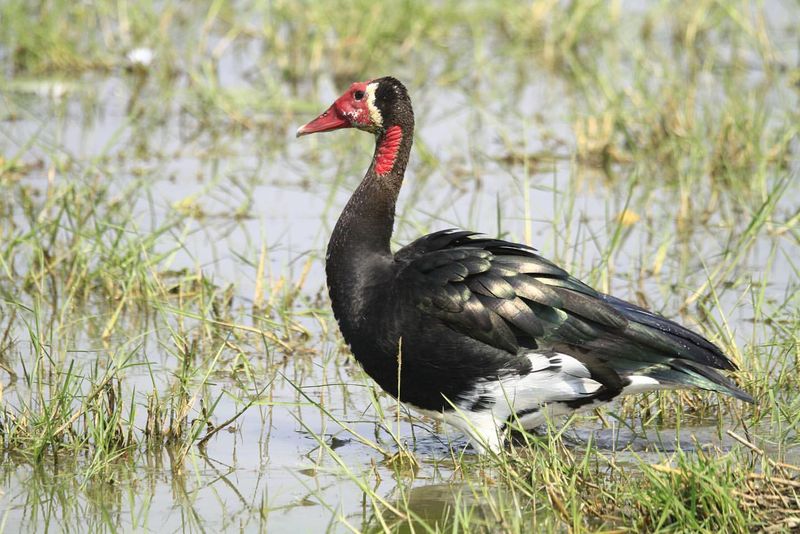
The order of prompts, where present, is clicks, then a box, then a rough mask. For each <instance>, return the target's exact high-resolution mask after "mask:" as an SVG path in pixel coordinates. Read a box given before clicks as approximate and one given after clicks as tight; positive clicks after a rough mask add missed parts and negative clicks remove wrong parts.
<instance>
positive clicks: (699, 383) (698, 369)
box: [638, 360, 755, 404]
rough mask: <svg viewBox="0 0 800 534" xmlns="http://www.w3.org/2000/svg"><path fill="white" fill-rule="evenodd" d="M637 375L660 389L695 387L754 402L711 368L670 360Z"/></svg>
mask: <svg viewBox="0 0 800 534" xmlns="http://www.w3.org/2000/svg"><path fill="white" fill-rule="evenodd" d="M638 374H639V375H641V376H647V377H649V378H652V379H654V380H656V381H657V382H658V383H659V385H660V387H662V388H665V387H666V388H669V387H674V388H684V387H697V388H700V389H705V390H708V391H716V392H717V393H722V394H725V395H730V396H732V397H735V398H737V399H739V400H742V401H744V402H749V403H751V404H753V403H754V402H755V400H754V399H753V397H752V396H751V395H750V394H749V393H747V392H746V391H744V390H743V389H741V388H740V387H739V386H737V385H736V383H735V382H734V381H733V380H731V379H730V378H728V377H727V376H725V375H723V374H721V373H720V372H718V371H717V370H715V369H712V368H711V367H708V366H705V365H700V364H697V363H695V362H690V361H687V360H672V361H671V362H669V363H668V364H666V365H659V366H655V367H653V368H651V369H648V370H647V371H645V372H640V373H638ZM654 389H655V388H654Z"/></svg>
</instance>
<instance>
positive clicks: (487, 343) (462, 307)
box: [297, 76, 753, 453]
mask: <svg viewBox="0 0 800 534" xmlns="http://www.w3.org/2000/svg"><path fill="white" fill-rule="evenodd" d="M341 128H357V129H359V130H363V131H365V132H369V133H371V134H373V135H374V137H375V152H374V155H373V158H372V162H371V163H370V165H369V168H368V169H367V173H366V175H365V176H364V178H363V179H362V181H361V183H360V185H359V186H358V187H357V189H356V190H355V192H354V193H353V194H352V196H351V197H350V200H349V201H348V202H347V205H346V206H345V207H344V209H343V211H342V213H341V215H340V217H339V219H338V221H337V223H336V226H335V227H334V229H333V232H332V234H331V237H330V242H329V244H328V248H327V254H326V267H325V271H326V278H327V285H328V291H329V295H330V301H331V307H332V308H333V314H334V316H335V318H336V321H337V323H338V325H339V329H340V330H341V333H342V336H343V337H344V340H345V342H346V343H347V344H348V345H349V346H350V350H351V352H352V355H353V356H354V357H355V359H356V360H357V361H358V362H359V363H360V365H361V366H362V367H363V369H364V371H365V372H366V373H367V374H368V375H369V376H370V377H371V378H372V379H373V380H374V381H375V382H377V384H378V385H379V386H380V387H381V388H382V389H383V390H384V391H386V392H387V393H388V394H389V395H391V396H392V397H394V398H396V399H398V400H399V401H400V402H402V403H403V404H405V405H407V406H409V407H410V408H412V409H414V410H416V411H418V412H420V413H422V414H425V415H429V416H431V417H434V418H436V419H438V420H440V421H443V422H445V423H448V424H450V425H452V426H454V427H456V428H458V429H460V430H461V431H463V432H464V433H465V434H466V435H467V436H468V438H470V441H471V442H472V443H473V445H474V446H475V448H476V449H477V451H478V452H479V453H485V452H488V451H494V452H498V451H500V450H501V449H502V447H503V445H504V442H505V439H506V436H507V434H508V431H509V429H510V428H512V427H514V426H515V425H518V427H521V428H522V429H526V430H529V429H534V428H536V427H538V426H540V425H542V424H543V423H545V422H546V421H547V419H548V418H549V417H554V416H559V415H568V414H571V413H573V412H577V411H581V410H587V409H590V408H594V407H597V406H599V405H602V404H605V403H608V402H610V401H612V400H614V399H616V398H618V397H620V396H621V395H630V394H637V393H642V392H647V391H651V390H658V389H677V388H700V389H704V390H709V391H714V392H717V393H722V394H725V395H730V396H733V397H735V398H737V399H739V400H742V401H745V402H749V403H752V402H753V398H752V397H751V396H750V395H749V394H748V393H747V392H745V391H744V390H742V389H741V388H739V387H738V386H737V385H736V383H735V382H734V381H733V380H731V379H730V378H728V377H726V376H725V375H723V374H722V373H720V371H735V370H736V366H735V365H734V363H733V362H732V361H731V360H730V359H729V358H728V357H727V356H726V355H725V354H724V353H723V352H722V351H721V350H720V349H719V347H717V346H716V345H714V344H713V343H712V342H710V341H709V340H707V339H706V338H704V337H703V336H701V335H699V334H697V333H695V332H693V331H691V330H689V329H687V328H685V327H683V326H681V325H679V324H677V323H675V322H673V321H671V320H669V319H666V318H664V317H662V316H660V315H658V314H655V313H653V312H651V311H648V310H646V309H644V308H642V307H639V306H637V305H634V304H631V303H630V302H626V301H624V300H621V299H619V298H616V297H613V296H611V295H607V294H604V293H601V292H599V291H597V290H595V289H592V288H591V287H589V286H588V285H587V284H585V283H583V282H581V281H580V280H578V279H577V278H575V277H573V276H571V275H570V274H569V273H568V272H567V271H565V270H564V269H562V268H561V267H559V266H557V265H556V264H554V263H552V262H551V261H548V260H547V259H545V258H543V257H542V256H540V255H539V254H538V253H537V251H536V250H535V249H533V248H531V247H528V246H525V245H522V244H519V243H513V242H510V241H505V240H502V239H495V238H491V237H486V236H485V235H482V234H478V233H475V232H471V231H466V230H460V229H446V230H441V231H437V232H434V233H432V234H429V235H425V236H423V237H420V238H419V239H417V240H416V241H414V242H412V243H411V244H409V245H407V246H405V247H403V248H401V249H399V250H397V251H396V252H392V250H391V247H390V241H391V237H392V232H393V227H394V219H395V205H396V203H397V198H398V194H399V192H400V188H401V186H402V184H403V176H404V174H405V171H406V166H407V164H408V159H409V155H410V152H411V146H412V142H413V138H414V112H413V109H412V106H411V99H410V97H409V94H408V91H407V90H406V88H405V86H404V85H403V84H402V83H401V82H400V81H398V80H397V79H395V78H393V77H390V76H386V77H383V78H377V79H372V80H368V81H365V82H358V83H353V84H352V85H351V86H350V88H349V89H347V91H345V92H344V94H342V95H341V96H340V97H339V98H338V99H336V101H335V102H334V103H333V104H332V105H331V106H330V107H329V108H328V109H327V110H326V111H324V112H323V113H322V114H321V115H319V116H318V117H317V118H315V119H314V120H312V121H311V122H309V123H307V124H305V125H304V126H301V127H300V128H299V129H298V130H297V137H300V136H304V135H309V134H313V133H320V132H329V131H333V130H338V129H341ZM518 427H517V428H518Z"/></svg>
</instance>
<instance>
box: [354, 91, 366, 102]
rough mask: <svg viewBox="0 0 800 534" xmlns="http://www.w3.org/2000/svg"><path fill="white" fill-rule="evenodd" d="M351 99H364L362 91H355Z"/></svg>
mask: <svg viewBox="0 0 800 534" xmlns="http://www.w3.org/2000/svg"><path fill="white" fill-rule="evenodd" d="M353 98H355V99H356V100H361V99H362V98H364V91H356V92H354V93H353Z"/></svg>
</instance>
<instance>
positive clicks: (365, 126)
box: [297, 80, 377, 137]
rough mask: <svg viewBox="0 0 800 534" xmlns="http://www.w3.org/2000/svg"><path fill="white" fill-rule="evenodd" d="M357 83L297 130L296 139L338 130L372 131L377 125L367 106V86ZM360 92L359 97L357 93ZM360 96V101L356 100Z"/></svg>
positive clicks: (367, 82) (365, 83) (363, 83)
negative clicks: (320, 113) (357, 129)
mask: <svg viewBox="0 0 800 534" xmlns="http://www.w3.org/2000/svg"><path fill="white" fill-rule="evenodd" d="M370 81H372V80H368V81H366V82H357V83H354V84H353V85H351V86H350V88H349V89H348V90H347V91H345V92H344V94H343V95H342V96H340V97H339V98H337V99H336V102H334V103H333V104H331V107H329V108H328V109H327V110H326V111H325V112H324V113H323V114H322V115H320V116H319V117H317V118H316V119H314V120H313V121H311V122H309V123H308V124H305V125H303V126H301V127H300V128H298V130H297V137H300V136H301V135H308V134H312V133H318V132H330V131H333V130H338V129H340V128H359V129H361V130H367V131H373V130H374V129H375V128H377V125H376V124H375V123H373V122H372V118H371V117H370V114H369V107H368V106H367V93H366V91H367V84H369V82H370ZM359 92H360V95H357V93H359ZM356 96H361V99H360V100H359V99H356Z"/></svg>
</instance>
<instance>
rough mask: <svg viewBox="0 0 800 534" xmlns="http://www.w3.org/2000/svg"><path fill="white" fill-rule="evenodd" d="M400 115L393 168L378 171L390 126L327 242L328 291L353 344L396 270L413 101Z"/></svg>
mask: <svg viewBox="0 0 800 534" xmlns="http://www.w3.org/2000/svg"><path fill="white" fill-rule="evenodd" d="M399 119H400V120H397V121H396V124H395V125H396V126H399V127H400V129H401V132H402V138H401V140H400V145H399V147H398V148H397V152H396V155H395V157H394V161H393V165H392V167H391V170H389V171H388V172H385V173H383V174H379V173H378V172H377V170H378V169H377V168H378V167H380V165H379V164H378V163H379V160H380V158H381V156H382V153H381V150H382V149H381V147H382V146H383V143H385V142H388V141H389V139H388V138H387V132H389V131H390V128H385V129H383V130H381V131H380V132H379V133H378V134H376V143H375V155H374V156H373V158H372V164H371V165H370V167H369V169H368V170H367V174H366V176H364V179H363V180H362V181H361V184H360V185H359V186H358V188H357V189H356V191H355V192H354V193H353V196H352V197H350V200H349V202H348V203H347V205H346V206H345V208H344V210H343V211H342V214H341V215H340V216H339V220H338V221H337V222H336V227H335V228H334V229H333V234H332V235H331V240H330V242H329V243H328V253H327V258H326V268H325V270H326V274H327V278H328V291H329V292H330V297H331V304H332V306H333V312H334V315H335V316H336V319H337V320H338V322H339V326H340V327H341V329H342V333H343V334H344V337H345V340H346V341H348V342H349V343H351V344H352V343H353V340H352V339H348V338H352V335H353V334H354V333H355V332H356V330H357V329H358V327H359V326H360V325H361V324H362V322H363V319H364V318H365V317H366V316H367V312H368V308H369V306H370V304H371V303H372V301H374V300H375V299H380V298H381V297H382V291H381V288H382V287H385V286H386V282H387V281H388V280H387V277H388V276H390V272H391V271H390V270H391V265H392V252H391V249H390V241H391V237H392V230H393V227H394V214H395V204H396V203H397V196H398V194H399V193H400V187H401V186H402V184H403V175H404V174H405V170H406V165H407V164H408V156H409V153H410V152H411V144H412V142H413V135H414V118H413V114H412V113H411V111H410V104H409V109H408V113H403V114H400V117H399ZM384 154H385V147H384ZM384 170H385V169H384Z"/></svg>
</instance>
